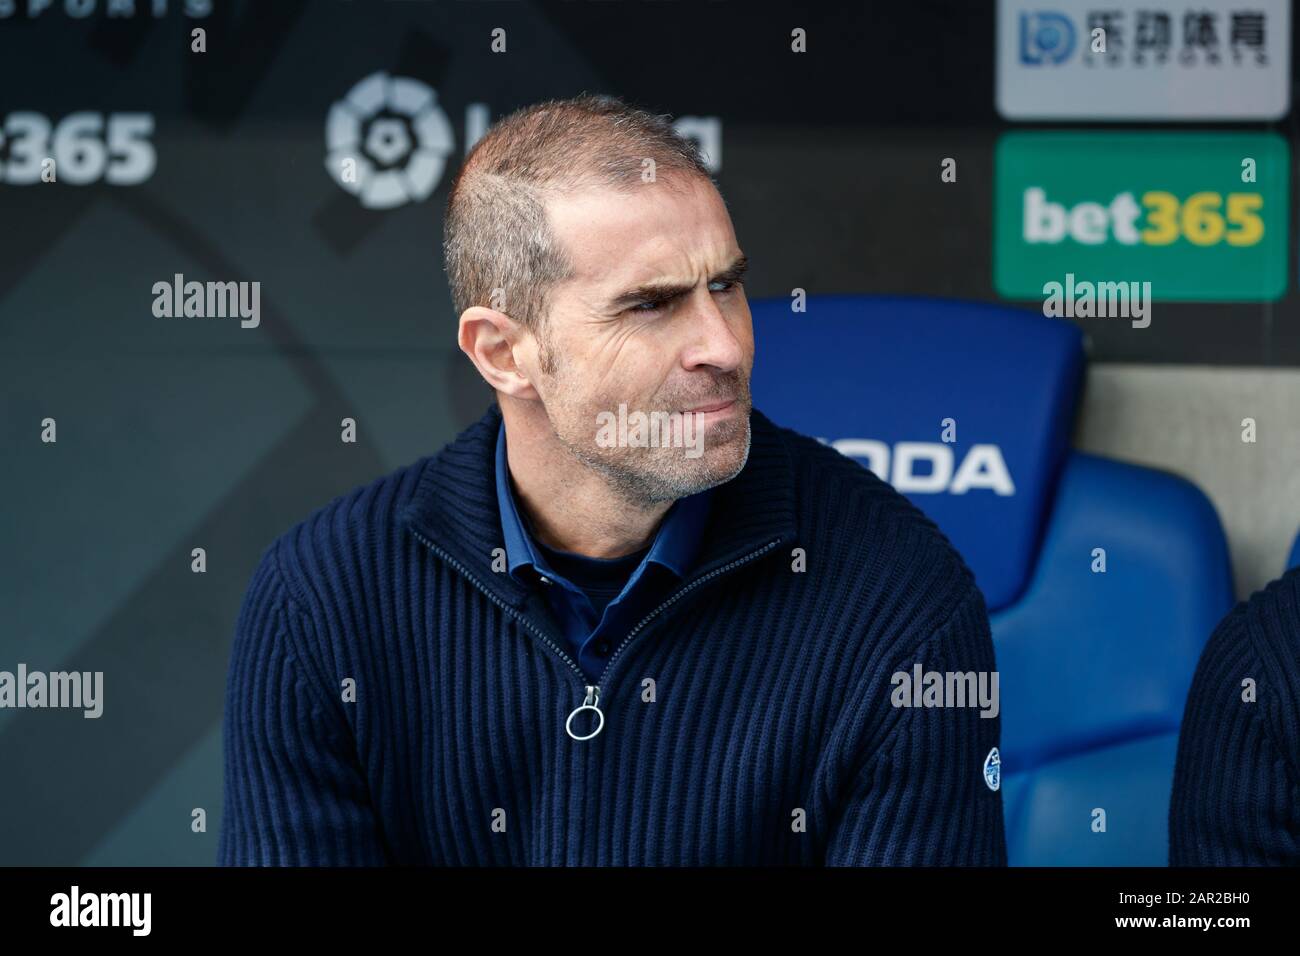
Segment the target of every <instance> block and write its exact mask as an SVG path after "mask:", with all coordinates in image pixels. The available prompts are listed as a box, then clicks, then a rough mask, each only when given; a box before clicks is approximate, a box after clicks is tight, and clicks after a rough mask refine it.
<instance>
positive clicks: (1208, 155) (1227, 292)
mask: <svg viewBox="0 0 1300 956" xmlns="http://www.w3.org/2000/svg"><path fill="white" fill-rule="evenodd" d="M996 163H997V174H996V175H997V182H996V189H995V199H994V202H995V203H996V208H995V212H994V242H993V284H994V286H995V287H996V288H997V291H998V293H999V294H1001V295H1003V296H1005V297H1007V298H1012V299H1042V298H1043V296H1044V289H1043V287H1044V285H1045V284H1046V283H1049V282H1058V283H1059V282H1063V281H1064V280H1065V276H1066V274H1067V273H1070V274H1073V276H1074V278H1075V281H1076V282H1083V281H1091V282H1150V283H1151V296H1152V298H1153V299H1162V300H1166V301H1169V300H1181V301H1195V300H1215V301H1252V300H1267V299H1277V298H1280V297H1281V295H1282V293H1283V292H1284V291H1285V289H1286V284H1287V274H1288V270H1287V221H1288V185H1289V176H1290V163H1291V155H1290V150H1289V149H1288V147H1287V144H1286V142H1285V141H1284V140H1283V139H1282V138H1280V137H1279V136H1276V135H1274V134H1272V133H1236V132H1224V133H1183V132H1167V133H1164V132H1160V133H1129V132H1089V131H1069V132H1023V133H1009V134H1007V135H1005V136H1003V137H1002V139H1001V140H1000V141H999V142H998V146H997V156H996Z"/></svg>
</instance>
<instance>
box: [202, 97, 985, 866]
mask: <svg viewBox="0 0 1300 956" xmlns="http://www.w3.org/2000/svg"><path fill="white" fill-rule="evenodd" d="M445 253H446V260H447V263H446V264H447V274H448V277H449V281H450V285H451V291H452V296H453V298H454V300H455V306H456V310H457V312H458V314H459V316H460V326H459V343H460V347H461V349H462V350H463V351H464V352H465V354H466V355H467V356H468V357H469V359H470V361H472V362H473V363H474V365H475V367H476V368H477V369H478V371H479V372H480V374H482V376H483V378H484V379H485V380H486V381H487V382H488V384H489V385H491V386H492V388H493V389H494V390H495V392H496V397H497V401H498V404H499V408H498V407H496V406H494V407H492V408H491V409H490V410H489V411H488V412H487V414H485V415H484V417H483V418H482V420H481V421H479V422H478V423H477V424H475V425H474V426H472V427H470V428H469V429H468V430H466V431H465V432H463V433H462V434H461V435H460V436H459V437H458V438H456V439H455V440H454V441H453V442H452V443H451V444H450V445H448V446H447V447H446V448H444V449H443V450H442V451H441V452H440V453H439V454H437V455H436V456H431V457H429V458H425V459H422V460H420V461H418V462H416V463H414V464H412V465H410V466H408V467H406V468H402V469H400V470H398V471H396V472H394V473H393V474H391V475H388V476H386V477H384V478H381V479H379V480H377V481H375V482H373V483H372V484H370V485H367V486H365V487H362V488H358V489H356V490H354V491H353V492H351V493H349V494H346V495H344V496H342V497H340V498H338V499H337V500H335V501H334V502H332V503H330V504H329V505H327V506H325V507H324V508H321V509H319V510H317V511H316V512H315V513H314V514H312V515H311V516H309V517H308V518H307V519H305V520H304V521H303V522H302V523H300V524H299V525H297V526H296V527H294V528H293V529H291V530H289V531H288V532H286V533H285V534H283V535H281V537H280V538H279V539H278V540H277V541H276V542H275V543H273V544H272V545H271V546H270V547H269V548H268V549H267V551H266V552H265V553H264V554H263V557H262V560H261V563H260V565H259V566H258V568H257V570H256V571H255V572H254V575H253V578H252V581H251V584H250V587H249V592H248V595H247V597H246V598H245V601H244V606H243V608H242V610H241V613H240V617H239V621H238V624H237V628H236V636H235V645H234V649H233V653H232V659H231V669H230V680H229V690H228V701H227V711H226V725H225V730H226V737H225V740H226V758H227V765H226V768H227V795H226V811H225V817H224V821H223V829H222V834H221V848H220V860H221V862H223V863H227V864H249V863H252V864H376V863H422V864H475V865H484V864H514V865H521V864H524V865H526V864H541V865H548V864H565V865H572V864H577V865H594V864H630V865H637V864H649V865H705V864H827V865H841V864H974V865H980V864H986V865H992V864H999V865H1000V864H1005V860H1006V850H1005V842H1004V836H1003V828H1002V803H1001V794H1000V792H998V790H997V786H998V776H997V772H996V767H997V764H998V754H997V749H996V748H997V742H998V733H999V727H1000V722H999V719H998V718H997V717H993V718H991V719H990V718H988V717H981V716H980V713H979V711H978V710H977V709H976V708H975V707H974V706H973V702H972V706H968V707H912V706H898V705H897V704H898V701H896V700H891V698H897V697H898V696H899V695H896V694H895V693H894V691H895V690H896V688H897V686H898V685H897V682H896V681H894V680H893V679H892V678H893V675H895V674H898V673H900V672H902V673H903V674H904V675H905V676H906V675H908V674H910V673H911V669H912V666H913V664H920V665H923V667H924V669H925V670H926V671H930V670H937V671H940V672H960V673H978V672H982V671H988V672H991V671H992V670H993V668H994V660H993V649H992V642H991V640H990V637H989V630H988V620H987V614H986V611H985V607H984V602H983V599H982V597H981V595H980V592H979V590H978V589H977V588H976V587H975V584H974V581H973V579H972V576H971V574H970V572H969V571H968V570H967V568H966V567H965V565H964V564H963V563H962V561H961V559H960V558H959V557H958V555H957V554H956V553H955V552H954V551H953V550H952V548H951V547H950V546H949V544H948V542H947V541H946V540H945V538H944V537H943V535H942V534H941V533H940V532H939V531H938V529H937V528H936V527H935V526H934V525H933V524H932V523H931V522H930V521H928V520H927V519H926V518H925V517H923V516H922V515H921V513H920V512H919V511H917V510H916V509H915V508H914V507H912V506H911V505H910V504H909V503H908V502H907V501H906V499H904V498H902V497H901V496H900V495H899V494H897V493H896V492H894V491H893V490H892V489H891V488H890V487H889V486H888V485H886V484H885V483H883V482H882V481H880V480H879V479H877V478H876V477H874V476H873V475H872V474H871V473H870V472H869V471H867V470H866V469H863V468H862V467H860V466H859V465H857V464H856V463H854V462H853V461H851V460H849V459H848V458H845V457H843V456H841V455H840V454H838V453H837V452H835V451H833V450H832V449H830V448H828V447H826V446H824V445H821V444H819V443H818V442H816V441H814V440H812V439H809V438H805V437H803V436H800V435H797V434H795V433H793V432H789V431H785V430H782V429H779V428H777V427H776V426H775V425H773V424H772V423H771V422H770V421H768V420H767V419H766V418H765V417H763V415H762V414H761V413H760V412H758V411H753V410H751V405H750V391H749V373H750V369H751V368H752V364H753V355H754V341H753V334H752V329H751V324H750V314H749V308H748V305H747V303H746V299H745V294H744V291H743V288H742V285H741V282H742V277H743V275H744V272H745V268H746V259H745V256H744V254H743V252H742V250H741V248H740V246H739V244H738V242H737V240H736V236H735V233H734V231H733V229H732V224H731V220H730V217H729V216H728V214H727V210H726V207H725V205H724V204H723V201H722V198H721V196H720V195H719V193H718V191H717V189H716V187H715V185H714V183H713V182H712V180H711V178H710V176H709V174H708V171H707V169H706V167H705V166H704V165H703V163H702V161H701V158H700V156H699V153H698V151H697V150H696V148H695V147H694V145H693V144H691V143H690V141H688V140H685V139H683V138H682V137H680V136H678V135H677V134H676V132H675V131H674V130H673V128H672V126H671V125H670V124H669V123H668V122H666V118H664V117H657V116H653V115H649V114H646V113H644V112H641V111H637V110H634V109H631V108H629V107H627V106H625V105H624V104H622V103H621V102H619V101H617V100H613V99H608V98H601V97H592V96H581V97H577V98H575V99H571V100H565V101H552V102H548V103H543V104H540V105H538V106H534V107H530V108H528V109H524V110H521V111H519V112H518V113H516V114H514V115H512V116H510V117H507V118H506V119H504V120H502V121H501V122H500V123H498V124H497V125H496V126H494V127H493V128H492V129H491V130H490V131H489V132H488V134H487V135H486V136H485V137H484V138H483V139H482V140H481V141H480V142H479V143H478V144H477V145H476V146H475V147H474V149H473V151H472V152H471V153H470V155H469V156H468V157H467V158H466V160H465V164H464V166H463V168H462V169H461V171H460V172H459V174H458V176H457V178H456V181H455V182H454V183H453V185H452V190H451V196H450V199H449V202H448V207H447V214H446V218H445ZM791 321H798V318H796V317H793V316H792V318H791ZM809 347H810V348H823V347H826V345H825V344H823V343H822V342H820V341H819V339H818V338H817V335H816V331H815V330H814V329H809ZM831 347H833V346H831ZM801 384H806V387H809V388H814V387H816V383H814V382H809V383H801ZM647 422H655V423H657V424H656V426H655V427H653V428H650V427H648V426H647V427H642V426H643V425H644V423H647ZM652 439H653V440H652ZM903 696H906V695H903ZM905 702H906V703H908V704H910V703H911V701H910V700H907V701H905ZM989 767H992V768H993V769H992V770H989V769H988V768H989Z"/></svg>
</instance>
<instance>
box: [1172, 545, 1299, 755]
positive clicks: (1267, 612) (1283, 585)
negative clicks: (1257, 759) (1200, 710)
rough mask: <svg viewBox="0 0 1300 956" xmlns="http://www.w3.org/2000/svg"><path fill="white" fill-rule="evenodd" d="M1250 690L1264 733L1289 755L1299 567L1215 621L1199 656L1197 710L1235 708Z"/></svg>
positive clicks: (1295, 696) (1295, 714)
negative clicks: (1282, 745) (1200, 707)
mask: <svg viewBox="0 0 1300 956" xmlns="http://www.w3.org/2000/svg"><path fill="white" fill-rule="evenodd" d="M1252 687H1253V690H1254V695H1255V701H1256V702H1257V705H1258V706H1257V710H1258V712H1259V715H1260V716H1261V717H1262V718H1264V720H1263V725H1262V727H1263V729H1264V730H1265V731H1266V732H1269V733H1271V734H1273V735H1275V736H1276V737H1277V738H1278V739H1279V741H1281V742H1285V743H1286V744H1287V748H1288V749H1290V750H1294V749H1295V748H1296V746H1297V739H1296V738H1297V736H1298V735H1297V732H1296V727H1297V724H1298V723H1300V568H1292V569H1291V570H1290V571H1288V572H1287V573H1286V574H1284V575H1282V576H1281V577H1280V578H1278V579H1277V580H1275V581H1271V582H1269V583H1268V584H1267V585H1265V586H1264V587H1263V588H1261V589H1260V590H1258V591H1256V592H1255V593H1254V594H1252V595H1251V596H1250V597H1249V598H1247V599H1246V600H1244V601H1239V602H1238V603H1237V605H1236V606H1235V607H1233V609H1232V610H1231V611H1230V612H1229V613H1228V614H1227V615H1226V616H1225V617H1224V618H1223V620H1222V621H1220V622H1219V624H1218V626H1217V627H1216V628H1215V629H1214V633H1213V634H1212V635H1211V636H1210V639H1209V641H1207V642H1206V645H1205V649H1204V650H1203V651H1202V653H1201V659H1200V661H1199V663H1198V664H1197V668H1196V677H1195V679H1194V682H1193V688H1192V694H1193V697H1195V698H1197V700H1198V701H1200V702H1201V703H1202V705H1204V704H1207V703H1209V702H1212V701H1219V702H1221V703H1222V704H1224V705H1225V706H1226V705H1231V706H1234V707H1235V706H1236V705H1237V704H1238V703H1240V702H1241V701H1242V700H1243V696H1242V695H1243V694H1245V693H1246V692H1247V691H1248V690H1249V689H1251V688H1252ZM1189 706H1190V704H1189Z"/></svg>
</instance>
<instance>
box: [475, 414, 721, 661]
mask: <svg viewBox="0 0 1300 956" xmlns="http://www.w3.org/2000/svg"><path fill="white" fill-rule="evenodd" d="M496 479H497V505H498V507H499V509H500V512H501V532H502V535H503V536H504V538H505V546H506V566H507V567H508V569H509V571H510V574H511V575H512V576H513V577H514V578H515V579H516V580H519V581H522V582H524V583H529V584H535V585H536V586H538V587H540V588H541V589H542V593H543V594H544V595H545V597H546V600H547V603H548V604H549V605H550V608H551V611H552V613H553V614H554V616H555V620H556V623H558V624H559V625H560V629H561V630H562V631H563V633H564V636H565V638H566V639H567V640H568V642H569V651H570V653H571V654H572V656H573V658H574V660H576V661H577V662H578V666H579V667H581V668H582V670H583V672H584V673H585V674H586V675H587V677H588V678H589V679H590V680H591V682H592V683H593V684H594V683H596V680H597V678H598V677H599V675H600V673H601V671H603V670H604V668H605V663H606V662H607V661H608V660H609V658H610V655H612V654H613V653H614V651H615V650H616V649H617V648H618V645H619V644H620V643H622V640H623V638H624V637H626V636H627V633H628V631H630V630H631V629H632V628H634V627H636V625H637V624H638V623H639V622H640V620H641V619H642V618H643V617H645V615H646V614H647V613H649V612H650V611H651V610H653V609H654V608H655V607H656V606H657V604H658V603H659V602H660V601H661V600H663V598H665V597H666V596H667V595H668V593H669V592H670V591H671V590H672V589H673V587H674V586H676V584H677V583H678V582H679V581H681V580H682V579H683V578H685V577H686V575H687V573H688V572H689V571H690V569H691V562H692V561H693V560H694V558H695V553H696V551H697V550H698V548H699V544H700V537H701V535H702V533H703V531H704V523H705V520H706V519H707V518H708V512H709V498H710V495H711V494H712V489H709V490H706V491H702V492H700V493H699V494H696V495H691V496H690V497H687V498H682V499H680V500H678V501H676V502H674V503H673V505H672V507H670V508H669V509H668V511H667V513H666V514H665V515H664V518H663V520H662V521H661V522H660V524H659V531H658V532H657V533H656V534H655V537H654V541H652V542H651V543H650V545H649V546H647V547H646V548H644V549H642V550H641V551H638V552H636V553H634V554H631V555H627V556H625V557H621V558H613V559H611V560H604V559H601V558H589V557H586V556H585V555H581V554H573V553H572V552H567V551H555V550H552V549H551V548H548V547H546V546H545V545H543V544H541V542H538V541H534V540H533V538H532V536H531V535H530V534H529V531H528V525H527V523H526V522H525V521H524V520H523V517H522V516H521V515H520V513H519V508H518V507H517V505H516V503H515V495H514V490H513V489H512V488H511V486H510V467H509V464H508V461H507V458H506V428H505V423H504V422H503V423H502V425H501V427H500V429H499V431H498V434H497V449H496Z"/></svg>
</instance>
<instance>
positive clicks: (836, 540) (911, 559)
mask: <svg viewBox="0 0 1300 956" xmlns="http://www.w3.org/2000/svg"><path fill="white" fill-rule="evenodd" d="M754 422H755V427H756V428H762V429H766V430H770V432H771V433H772V434H774V435H776V436H778V437H779V438H780V440H781V442H782V443H783V445H784V447H785V449H786V451H787V452H788V454H789V462H790V472H791V479H792V491H793V496H794V508H795V515H796V524H797V526H798V529H799V537H800V538H801V540H803V541H806V542H808V546H809V547H811V548H816V549H817V550H818V551H820V552H821V555H822V557H823V558H824V559H825V560H827V561H828V562H829V564H828V565H826V566H829V567H833V568H835V569H836V571H837V572H838V574H839V577H840V580H841V584H842V586H844V587H853V588H862V587H877V586H878V587H883V588H885V589H886V590H888V591H890V592H891V593H895V594H903V595H907V596H909V597H910V598H913V599H915V601H916V602H918V603H920V604H928V605H932V606H933V609H934V611H935V613H936V614H939V615H941V616H943V617H946V616H947V613H950V612H952V611H953V610H955V609H956V608H957V606H958V605H961V604H963V603H968V602H975V603H982V601H983V598H982V595H980V594H979V591H978V588H977V587H976V585H975V578H974V575H973V573H972V572H971V570H970V569H969V567H968V566H967V565H966V562H965V561H964V560H963V559H962V557H961V555H960V554H959V553H958V552H957V549H956V548H954V547H953V545H952V543H951V542H950V541H949V540H948V538H947V536H945V535H944V533H943V532H942V531H941V530H940V529H939V527H938V525H936V524H935V523H934V521H933V520H931V519H930V518H929V517H928V516H926V514H925V513H924V512H922V511H921V509H920V508H918V507H917V506H916V505H914V504H913V503H912V502H911V501H909V500H908V499H907V498H906V497H905V496H904V495H902V494H901V493H899V492H898V491H895V490H894V488H893V486H891V485H890V484H889V483H888V482H886V481H884V480H882V479H881V478H879V477H877V476H876V475H875V474H874V473H873V472H872V471H871V470H870V469H868V468H866V467H864V466H863V465H861V464H859V463H858V462H857V461H855V460H854V459H852V458H849V457H847V456H845V455H843V454H841V453H840V452H838V451H836V450H835V449H834V448H832V447H831V446H830V445H828V444H826V443H824V442H821V441H818V440H817V439H816V438H813V437H810V436H807V435H803V434H801V433H799V432H796V431H794V430H792V429H789V428H783V427H781V426H778V425H776V424H774V423H772V422H771V420H770V419H768V418H766V417H765V416H763V415H762V414H761V413H760V412H757V411H755V416H754Z"/></svg>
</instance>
